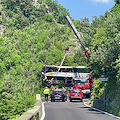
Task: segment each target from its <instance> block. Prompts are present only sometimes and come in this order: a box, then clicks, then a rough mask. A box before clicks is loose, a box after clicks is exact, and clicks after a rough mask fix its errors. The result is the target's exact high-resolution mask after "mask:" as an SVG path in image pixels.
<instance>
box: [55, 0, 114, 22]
mask: <svg viewBox="0 0 120 120" xmlns="http://www.w3.org/2000/svg"><path fill="white" fill-rule="evenodd" d="M57 1H58V3H59V4H61V5H62V6H63V7H65V8H66V9H68V10H69V12H70V17H72V18H73V19H74V20H80V18H84V17H87V18H89V22H90V23H91V22H92V19H93V17H92V16H97V17H100V15H104V14H105V12H106V11H109V10H110V9H111V8H112V7H113V6H114V0H57Z"/></svg>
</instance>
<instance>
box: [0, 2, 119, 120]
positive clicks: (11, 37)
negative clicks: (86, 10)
mask: <svg viewBox="0 0 120 120" xmlns="http://www.w3.org/2000/svg"><path fill="white" fill-rule="evenodd" d="M115 3H116V4H115V6H114V7H113V8H111V10H110V11H107V12H106V13H105V15H102V16H100V18H97V17H96V16H94V17H93V21H92V23H91V24H90V23H89V20H88V18H82V19H81V20H73V22H74V24H75V26H76V28H77V30H78V31H79V32H82V33H83V36H84V37H83V38H82V42H83V43H84V45H85V46H86V47H89V49H90V51H91V57H90V59H89V60H87V59H86V58H85V55H84V52H83V51H82V50H81V49H80V47H79V45H78V44H79V43H78V40H77V39H76V37H75V36H74V33H73V32H72V30H71V28H70V27H69V26H68V24H67V22H66V21H65V20H64V18H63V17H64V15H65V14H67V15H70V13H69V12H68V10H67V9H66V8H64V7H63V6H61V5H59V4H58V3H57V0H55V1H52V0H38V1H37V3H35V2H34V1H33V0H1V1H0V4H1V6H0V24H1V25H3V26H4V34H2V35H0V51H1V52H0V120H8V119H12V118H15V117H16V116H19V115H21V114H22V113H23V112H25V111H26V110H28V109H29V108H32V107H33V106H34V104H35V102H36V101H35V94H36V93H40V92H41V89H42V87H41V79H40V77H41V70H42V67H43V65H44V64H48V65H60V63H61V61H62V58H63V55H64V47H65V46H69V48H70V50H69V51H68V54H67V57H66V59H65V61H64V63H63V65H72V66H77V65H90V66H92V69H93V70H92V75H93V76H94V77H95V78H96V79H98V78H99V76H100V75H101V74H105V75H106V76H108V77H109V81H108V82H107V83H106V84H104V83H102V82H100V81H99V80H96V82H95V87H94V90H93V93H92V95H93V97H92V100H94V97H98V98H100V97H101V95H102V94H103V92H104V88H105V89H107V91H109V92H110V93H114V92H115V91H117V95H118V96H117V95H116V96H115V95H114V97H111V95H113V94H111V95H109V97H108V99H109V102H108V104H107V105H108V106H107V107H108V108H110V109H109V110H110V112H113V113H115V114H116V115H120V113H119V110H120V108H119V107H116V106H120V102H119V101H118V99H119V98H120V97H119V94H120V90H119V87H118V86H119V85H120V47H119V46H120V22H119V21H120V5H119V0H118V1H115ZM99 89H100V90H99ZM113 89H114V90H113ZM109 92H108V94H109ZM110 97H111V99H110ZM114 100H115V101H117V102H116V103H115V104H114V105H113V104H111V103H112V101H114ZM107 110H108V109H107Z"/></svg>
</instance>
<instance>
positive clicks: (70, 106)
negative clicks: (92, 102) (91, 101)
mask: <svg viewBox="0 0 120 120" xmlns="http://www.w3.org/2000/svg"><path fill="white" fill-rule="evenodd" d="M84 101H86V100H84ZM44 120H118V119H117V118H114V117H111V116H109V115H106V114H103V113H100V112H97V111H95V110H92V109H90V108H89V107H86V106H85V105H84V104H83V102H79V101H74V102H69V101H66V102H61V101H56V102H46V103H45V119H44Z"/></svg>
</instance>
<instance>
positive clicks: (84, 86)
mask: <svg viewBox="0 0 120 120" xmlns="http://www.w3.org/2000/svg"><path fill="white" fill-rule="evenodd" d="M73 87H74V88H78V89H81V90H82V93H83V95H84V96H86V97H90V93H91V87H92V83H91V80H90V77H82V78H75V79H74V84H73Z"/></svg>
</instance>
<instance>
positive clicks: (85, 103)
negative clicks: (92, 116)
mask: <svg viewBox="0 0 120 120" xmlns="http://www.w3.org/2000/svg"><path fill="white" fill-rule="evenodd" d="M84 105H85V106H86V107H89V108H90V109H93V110H96V111H98V112H101V113H104V114H106V115H109V116H111V117H114V118H117V119H120V117H118V116H115V115H113V114H110V113H108V112H105V111H102V110H99V109H97V108H94V107H91V106H89V105H87V102H84Z"/></svg>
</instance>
